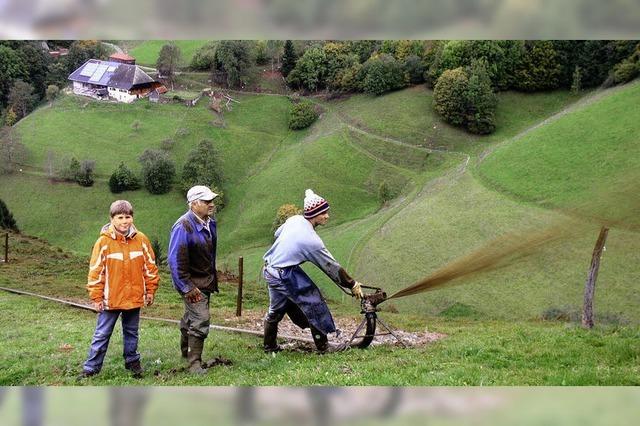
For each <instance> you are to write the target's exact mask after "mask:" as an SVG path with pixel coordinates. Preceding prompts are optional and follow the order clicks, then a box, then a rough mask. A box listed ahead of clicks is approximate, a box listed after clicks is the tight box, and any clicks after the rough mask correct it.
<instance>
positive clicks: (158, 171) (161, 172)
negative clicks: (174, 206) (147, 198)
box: [139, 149, 176, 194]
mask: <svg viewBox="0 0 640 426" xmlns="http://www.w3.org/2000/svg"><path fill="white" fill-rule="evenodd" d="M139 161H140V163H141V164H142V181H143V183H144V186H145V188H147V190H148V191H149V192H150V193H152V194H164V193H166V192H169V191H170V190H171V184H172V183H173V179H174V177H175V175H176V167H175V165H174V164H173V161H171V159H170V158H169V156H168V155H167V154H166V153H165V152H163V151H159V150H155V149H147V150H145V151H144V152H143V153H142V155H141V156H140V158H139Z"/></svg>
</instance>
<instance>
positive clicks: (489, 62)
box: [190, 40, 640, 134]
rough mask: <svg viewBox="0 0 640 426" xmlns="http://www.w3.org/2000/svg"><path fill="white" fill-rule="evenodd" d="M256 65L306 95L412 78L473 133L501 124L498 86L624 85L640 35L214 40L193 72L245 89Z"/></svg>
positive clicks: (377, 90) (381, 87)
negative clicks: (607, 37)
mask: <svg viewBox="0 0 640 426" xmlns="http://www.w3.org/2000/svg"><path fill="white" fill-rule="evenodd" d="M256 64H266V65H270V66H271V67H272V69H278V68H279V69H280V71H281V73H282V75H283V77H284V78H285V79H286V82H287V84H288V86H289V87H290V88H292V89H294V90H299V91H302V92H303V93H305V92H306V93H310V92H318V91H326V92H328V93H329V94H332V95H336V94H344V93H359V92H360V93H368V94H372V95H376V96H378V95H381V94H384V93H386V92H389V91H392V90H397V89H401V88H404V87H407V86H410V85H416V84H426V85H427V86H428V87H429V88H432V89H434V98H435V99H434V108H435V110H436V111H437V112H438V113H439V114H440V115H441V116H442V117H443V118H444V119H445V120H446V121H448V122H450V123H452V124H455V125H459V126H463V127H465V128H466V129H467V130H469V131H470V132H472V133H479V134H484V133H491V132H492V131H493V130H494V129H495V120H494V113H495V108H496V106H497V98H496V96H495V93H496V92H499V91H505V90H517V91H522V92H536V91H548V90H556V89H571V90H574V91H579V90H582V89H588V88H593V87H598V86H605V87H606V86H611V85H615V84H620V83H625V82H628V81H630V80H632V79H634V78H636V77H637V76H638V75H639V74H640V43H638V41H637V40H450V41H447V40H356V41H291V40H287V41H280V40H268V41H247V40H226V41H217V42H211V43H209V44H207V45H205V46H203V47H202V48H200V49H199V50H198V51H197V52H196V54H195V55H194V57H193V60H192V61H191V65H190V67H191V68H192V69H193V70H199V71H210V72H211V73H212V81H214V82H216V83H219V84H226V85H227V86H228V87H233V88H241V87H244V86H245V85H246V84H247V82H248V81H249V80H250V78H251V71H252V67H254V66H255V65H256Z"/></svg>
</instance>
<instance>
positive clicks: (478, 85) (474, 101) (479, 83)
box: [433, 60, 497, 134]
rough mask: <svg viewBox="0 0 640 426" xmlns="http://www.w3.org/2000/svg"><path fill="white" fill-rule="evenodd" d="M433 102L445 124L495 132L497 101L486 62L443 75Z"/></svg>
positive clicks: (448, 71) (476, 62)
mask: <svg viewBox="0 0 640 426" xmlns="http://www.w3.org/2000/svg"><path fill="white" fill-rule="evenodd" d="M433 99H434V108H435V110H436V111H437V112H438V114H440V115H441V116H442V117H443V118H444V119H445V121H447V122H449V123H451V124H454V125H457V126H464V127H466V128H467V130H469V131H470V132H472V133H476V134H487V133H491V132H493V131H494V130H495V110H496V106H497V98H496V96H495V94H494V93H493V90H492V88H491V79H490V78H489V75H488V73H487V72H486V63H485V61H484V60H478V61H475V62H474V63H473V65H472V66H471V67H469V68H468V69H467V70H464V69H462V68H456V69H454V70H447V71H445V72H444V73H442V75H441V76H440V78H439V79H438V82H437V83H436V87H435V89H434V92H433Z"/></svg>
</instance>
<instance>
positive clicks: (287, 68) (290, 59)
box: [280, 40, 298, 77]
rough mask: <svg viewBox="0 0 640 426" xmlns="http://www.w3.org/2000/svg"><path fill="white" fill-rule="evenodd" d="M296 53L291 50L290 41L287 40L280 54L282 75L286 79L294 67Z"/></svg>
mask: <svg viewBox="0 0 640 426" xmlns="http://www.w3.org/2000/svg"><path fill="white" fill-rule="evenodd" d="M297 59H298V58H297V56H296V51H295V49H294V48H293V43H292V42H291V40H287V41H285V43H284V53H283V54H282V68H280V70H281V71H282V75H283V76H285V77H287V76H288V75H289V73H290V72H291V71H292V70H293V69H294V68H295V67H296V60H297Z"/></svg>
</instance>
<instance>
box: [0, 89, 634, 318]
mask: <svg viewBox="0 0 640 426" xmlns="http://www.w3.org/2000/svg"><path fill="white" fill-rule="evenodd" d="M499 96H500V104H499V108H498V112H497V115H498V121H499V126H498V130H497V132H496V133H495V134H493V135H491V136H489V137H482V138H479V137H474V136H470V135H469V134H467V133H465V132H463V131H461V130H459V129H457V128H453V127H449V126H447V125H445V124H443V123H441V122H440V121H439V119H438V118H437V117H436V116H435V115H434V113H433V111H432V108H431V106H430V105H431V100H430V99H431V92H430V91H427V90H425V89H423V88H411V89H407V90H403V91H399V92H394V93H391V94H388V95H385V96H381V97H379V98H371V97H370V96H368V95H356V96H353V97H351V98H349V99H347V100H341V101H336V102H325V103H324V107H325V112H324V114H323V115H322V117H321V118H320V120H319V121H318V122H317V123H316V124H314V125H313V126H312V128H310V129H308V130H306V131H302V132H291V131H289V130H288V129H287V120H288V108H289V105H290V103H289V101H288V100H287V99H286V98H285V97H277V96H255V95H237V99H238V100H239V101H240V103H239V104H234V109H233V111H230V112H226V113H225V117H224V121H225V126H224V127H222V128H221V127H218V126H217V125H214V123H213V122H214V120H216V119H217V118H216V117H215V116H214V115H213V114H212V113H211V112H210V111H209V110H208V109H207V108H206V106H205V104H204V102H203V103H201V104H199V106H198V107H196V108H191V109H188V108H185V107H184V106H182V105H149V104H147V103H146V101H142V102H138V103H134V104H132V105H117V104H104V103H99V102H94V101H90V100H86V99H84V98H77V97H74V96H68V97H65V98H63V99H61V100H59V101H58V102H56V103H54V105H53V107H51V108H48V107H47V108H41V109H39V110H38V111H36V112H35V113H33V114H32V115H31V116H29V117H28V118H27V119H26V120H23V121H21V122H20V123H19V124H18V125H17V129H18V131H19V132H20V134H21V135H22V138H23V141H24V143H25V145H27V147H28V149H29V151H30V158H29V164H28V166H29V167H28V168H26V169H27V170H29V173H28V174H23V175H14V176H10V177H8V178H4V179H6V182H8V185H3V186H2V188H0V198H2V199H3V200H5V201H6V202H7V203H8V205H9V206H10V208H11V210H12V211H13V212H14V215H15V216H16V218H17V220H18V224H19V225H20V226H21V228H22V229H23V230H24V231H25V232H27V233H31V234H35V235H39V236H42V237H44V238H46V239H48V240H49V241H51V242H52V243H54V244H55V245H59V246H62V247H64V248H66V249H69V250H72V251H74V252H76V253H79V254H86V253H88V251H89V249H90V247H91V245H92V244H93V242H94V241H95V238H96V236H97V232H98V229H99V228H100V226H101V225H102V224H103V223H105V221H106V219H107V218H106V209H107V207H108V205H109V203H110V202H111V201H112V200H114V199H116V198H122V197H124V198H127V199H130V200H131V201H132V202H133V203H134V206H135V207H136V223H137V224H138V225H139V227H140V228H141V230H142V231H143V232H145V233H146V234H147V235H149V236H150V237H158V238H159V239H160V241H161V242H162V243H163V244H164V246H165V247H166V242H167V239H168V232H169V228H170V226H171V224H172V223H173V222H174V221H175V219H176V218H177V217H178V216H179V215H180V214H181V212H183V211H184V209H185V204H184V201H183V199H182V195H181V194H179V193H178V191H173V192H171V193H169V194H165V195H162V196H152V195H150V194H148V193H147V192H146V191H145V190H140V191H136V192H130V193H125V194H122V195H114V194H111V193H109V192H108V189H107V186H106V182H105V181H104V180H102V181H98V182H97V183H96V185H95V186H94V187H92V188H81V187H79V186H77V185H73V184H51V183H49V182H48V181H47V180H46V178H45V177H44V175H43V173H44V163H45V159H46V158H47V156H48V152H49V151H52V152H53V153H54V154H55V156H56V157H57V158H61V157H63V156H69V155H71V154H73V155H76V156H77V157H78V158H79V159H85V158H90V159H95V160H96V161H97V170H98V174H99V176H100V177H102V178H107V177H108V175H109V174H110V173H111V171H112V170H113V169H114V168H115V167H116V166H117V164H118V163H119V162H120V161H125V162H126V163H127V164H128V165H129V166H130V167H132V168H137V161H136V158H137V156H139V155H140V153H142V151H143V150H144V149H145V148H149V147H152V148H157V147H159V146H160V143H161V141H162V140H163V139H165V138H168V137H171V138H174V139H175V141H176V143H175V146H174V148H173V149H172V151H171V156H172V158H174V160H175V161H176V164H177V165H178V169H180V168H181V166H182V163H183V162H184V159H185V158H186V155H187V153H188V152H189V150H190V149H192V148H193V147H195V145H196V144H197V143H198V141H200V140H201V139H203V138H207V139H210V140H212V141H213V142H214V145H215V146H216V148H217V149H218V152H219V154H220V159H221V164H222V171H223V174H224V176H225V184H224V190H225V194H226V196H227V199H228V205H227V207H226V208H225V210H224V211H222V212H221V213H220V214H219V217H218V219H219V224H220V225H219V226H220V250H219V253H220V256H219V262H220V264H221V265H223V266H224V267H228V268H231V269H235V267H236V266H235V265H236V264H237V258H238V256H244V258H245V271H246V274H247V279H248V281H249V283H248V284H247V285H248V286H250V287H252V286H255V288H261V287H260V286H261V284H259V283H256V281H257V278H258V271H259V268H260V264H261V260H260V259H261V256H262V254H263V253H264V251H265V250H266V248H267V247H268V245H269V244H270V241H271V235H272V231H271V224H272V221H273V219H274V216H275V211H276V209H277V207H278V206H280V205H281V204H284V203H297V204H300V203H301V200H302V197H303V193H304V189H305V188H307V187H312V188H314V189H315V190H316V191H317V192H318V193H320V194H322V195H323V196H325V197H326V198H327V199H328V200H329V201H330V203H331V205H332V210H331V216H332V220H331V222H330V224H329V226H328V227H327V228H326V229H321V230H320V235H321V236H322V237H323V238H324V240H325V242H326V244H327V246H328V247H329V249H330V250H331V251H332V253H333V254H334V255H335V256H336V257H337V258H338V259H339V260H340V261H341V262H342V263H343V264H344V265H345V266H346V267H347V268H348V270H350V271H352V272H353V273H354V275H355V276H356V277H357V278H358V279H360V280H362V281H364V282H366V283H371V284H376V285H380V286H383V287H384V288H385V289H387V291H392V290H398V289H400V288H402V287H404V286H406V285H408V284H410V283H412V282H413V281H415V280H417V279H419V278H422V277H424V276H425V275H427V274H428V273H429V272H431V271H433V270H434V269H435V268H437V267H439V266H442V265H443V264H444V263H446V262H448V261H450V260H452V259H455V258H456V257H458V256H460V255H462V254H464V253H465V252H466V251H468V250H471V249H473V248H475V247H479V246H482V245H483V244H485V243H486V242H487V241H488V240H490V239H491V238H492V237H495V236H498V235H500V234H501V233H503V232H506V231H509V230H511V229H514V228H515V229H517V228H518V227H521V226H522V225H523V224H526V225H533V226H537V225H539V224H544V223H547V222H548V221H551V220H553V218H554V217H555V215H554V214H553V213H550V212H548V211H546V210H544V209H539V208H532V207H531V206H530V205H528V204H521V203H520V202H519V201H514V200H512V199H510V198H509V197H505V196H504V195H500V194H496V193H495V192H494V191H493V190H492V189H489V188H486V187H484V186H482V185H479V184H478V182H476V181H475V180H474V177H473V176H472V175H471V174H470V173H469V171H470V170H471V169H472V167H473V165H474V164H475V162H476V158H477V155H478V154H479V153H480V152H482V151H484V150H485V149H487V148H489V147H492V146H493V144H495V143H496V141H498V142H499V141H504V140H508V139H510V138H512V137H514V136H516V135H517V134H519V133H520V132H523V131H525V130H526V129H528V128H529V127H531V126H534V125H535V124H537V123H539V122H540V121H542V120H544V119H545V118H547V117H549V116H551V115H552V114H554V113H556V112H558V111H559V110H561V109H562V108H563V107H566V106H567V105H569V104H571V103H572V102H574V101H575V100H576V99H577V96H576V95H572V94H569V93H566V92H554V93H546V94H536V95H525V94H517V93H502V94H500V95H499ZM407 105H408V106H407ZM136 119H137V120H139V121H140V122H141V128H140V129H139V130H138V131H137V132H136V131H133V130H132V128H131V123H132V122H133V120H136ZM363 123H366V125H364V124H363ZM345 124H351V125H354V124H355V125H356V126H357V127H358V129H359V130H356V129H353V128H348V127H346V125H345ZM434 125H435V126H436V129H433V126H434ZM421 134H423V135H427V136H428V138H429V137H435V136H438V135H439V136H438V137H441V140H442V143H440V142H439V143H437V144H433V146H436V147H440V148H447V149H448V150H457V151H463V152H466V154H464V153H461V152H456V153H452V152H448V151H444V152H429V151H428V150H427V149H425V148H424V144H423V143H422V142H421V141H420V140H418V139H417V138H418V136H417V135H421ZM388 138H393V140H391V139H388ZM89 142H91V143H89ZM382 182H385V183H386V184H387V185H388V186H389V188H390V189H391V190H392V192H393V193H394V195H395V198H394V199H393V200H392V201H391V202H390V203H389V204H388V205H386V206H382V205H381V203H380V200H379V198H378V189H379V186H380V184H381V183H382ZM63 206H64V207H63ZM67 223H70V224H71V225H67ZM627 237H628V236H626V235H625V236H624V238H622V239H620V240H618V241H619V242H618V244H622V245H621V246H620V250H622V251H623V252H625V254H624V256H622V257H620V258H617V260H616V262H620V263H621V265H622V266H623V267H622V269H621V270H611V271H610V272H609V273H611V274H613V275H614V276H615V277H616V280H618V284H617V285H619V287H620V288H622V289H623V291H622V292H620V293H615V294H614V293H611V294H610V299H602V300H603V301H606V303H603V304H602V305H600V308H602V309H603V312H607V313H611V314H612V315H614V316H615V315H618V316H619V317H620V318H622V319H634V318H635V316H634V315H631V316H629V315H626V314H623V311H625V310H626V306H628V304H629V303H631V302H632V301H633V298H629V294H628V292H626V291H627V285H628V278H629V274H630V273H631V270H632V266H631V265H633V261H634V260H635V259H634V258H633V254H632V253H634V251H629V250H628V249H629V247H632V244H633V238H627ZM594 238H595V236H593V237H592V236H591V235H585V237H584V239H582V240H580V241H579V242H576V241H572V242H570V243H569V242H567V244H568V245H566V246H563V247H560V248H549V249H548V250H550V251H549V252H545V254H544V256H546V258H545V257H543V258H535V259H534V260H532V261H531V262H533V263H531V264H523V265H521V266H514V267H513V269H512V270H508V271H507V272H505V273H502V272H501V273H495V274H494V275H491V276H490V278H485V279H489V280H490V285H488V286H487V285H484V284H483V283H484V282H483V281H474V282H470V283H469V285H467V286H464V287H458V288H452V289H447V290H443V291H438V292H437V293H431V294H430V295H428V297H427V296H424V295H421V296H415V297H411V298H407V299H403V300H399V301H397V302H396V301H394V302H390V303H389V309H400V310H401V311H403V312H404V311H405V310H406V311H408V312H413V313H416V314H419V315H425V314H429V315H449V314H450V313H451V312H458V310H459V309H458V308H460V309H461V312H462V315H463V316H464V315H471V316H473V315H475V316H477V317H482V316H483V315H485V316H487V317H490V318H511V317H518V318H525V319H528V318H537V317H539V315H540V314H541V313H542V312H544V311H545V310H547V309H549V308H553V307H556V305H557V304H558V303H561V304H562V306H561V307H566V306H565V305H567V306H568V305H571V306H572V307H574V306H575V304H578V303H580V302H579V301H578V300H577V298H579V294H580V292H581V286H582V283H583V275H584V274H585V269H586V266H585V265H586V264H588V259H589V253H590V250H591V248H590V246H591V245H592V244H593V242H592V239H594ZM623 241H624V243H622V242H623ZM554 250H556V251H554ZM565 251H568V252H569V253H571V256H570V257H568V258H565V257H562V256H559V253H560V252H562V253H564V252H565ZM585 252H586V253H587V254H586V255H585ZM545 259H557V260H558V261H557V263H556V264H554V265H553V266H550V265H549V264H548V262H546V261H545ZM536 262H537V263H536ZM307 269H308V271H309V272H310V273H311V274H312V276H313V277H314V278H317V279H318V280H319V283H320V285H321V287H322V288H323V291H325V293H326V294H327V296H328V297H329V299H330V301H331V303H332V306H333V305H335V306H336V309H338V310H339V311H344V312H352V311H353V309H354V305H353V302H352V301H351V300H350V298H349V297H346V296H344V295H343V294H342V293H341V292H340V291H339V290H338V289H337V288H336V287H335V286H334V285H333V284H331V283H330V282H328V280H327V279H326V278H325V277H323V276H322V275H321V273H320V272H318V271H317V270H316V269H315V268H307ZM601 274H605V275H606V274H607V272H606V271H604V270H603V271H602V272H601ZM514 277H515V278H514ZM541 282H544V283H547V284H546V285H548V286H552V285H559V287H557V288H558V291H559V293H561V294H562V296H561V297H556V296H555V293H554V292H553V291H552V290H550V287H541ZM552 283H560V284H552ZM568 286H572V287H571V289H569V288H568ZM505 288H510V289H511V290H510V291H505ZM487 289H489V290H487ZM541 289H543V290H544V291H541ZM603 294H604V293H603ZM432 295H433V296H432ZM433 297H435V299H433ZM602 297H604V296H602ZM607 297H609V296H607ZM523 299H524V300H527V301H528V304H527V305H526V306H525V307H524V308H523V305H522V300H523ZM452 309H453V311H452ZM598 309H599V308H598ZM458 314H460V313H459V312H458Z"/></svg>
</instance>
